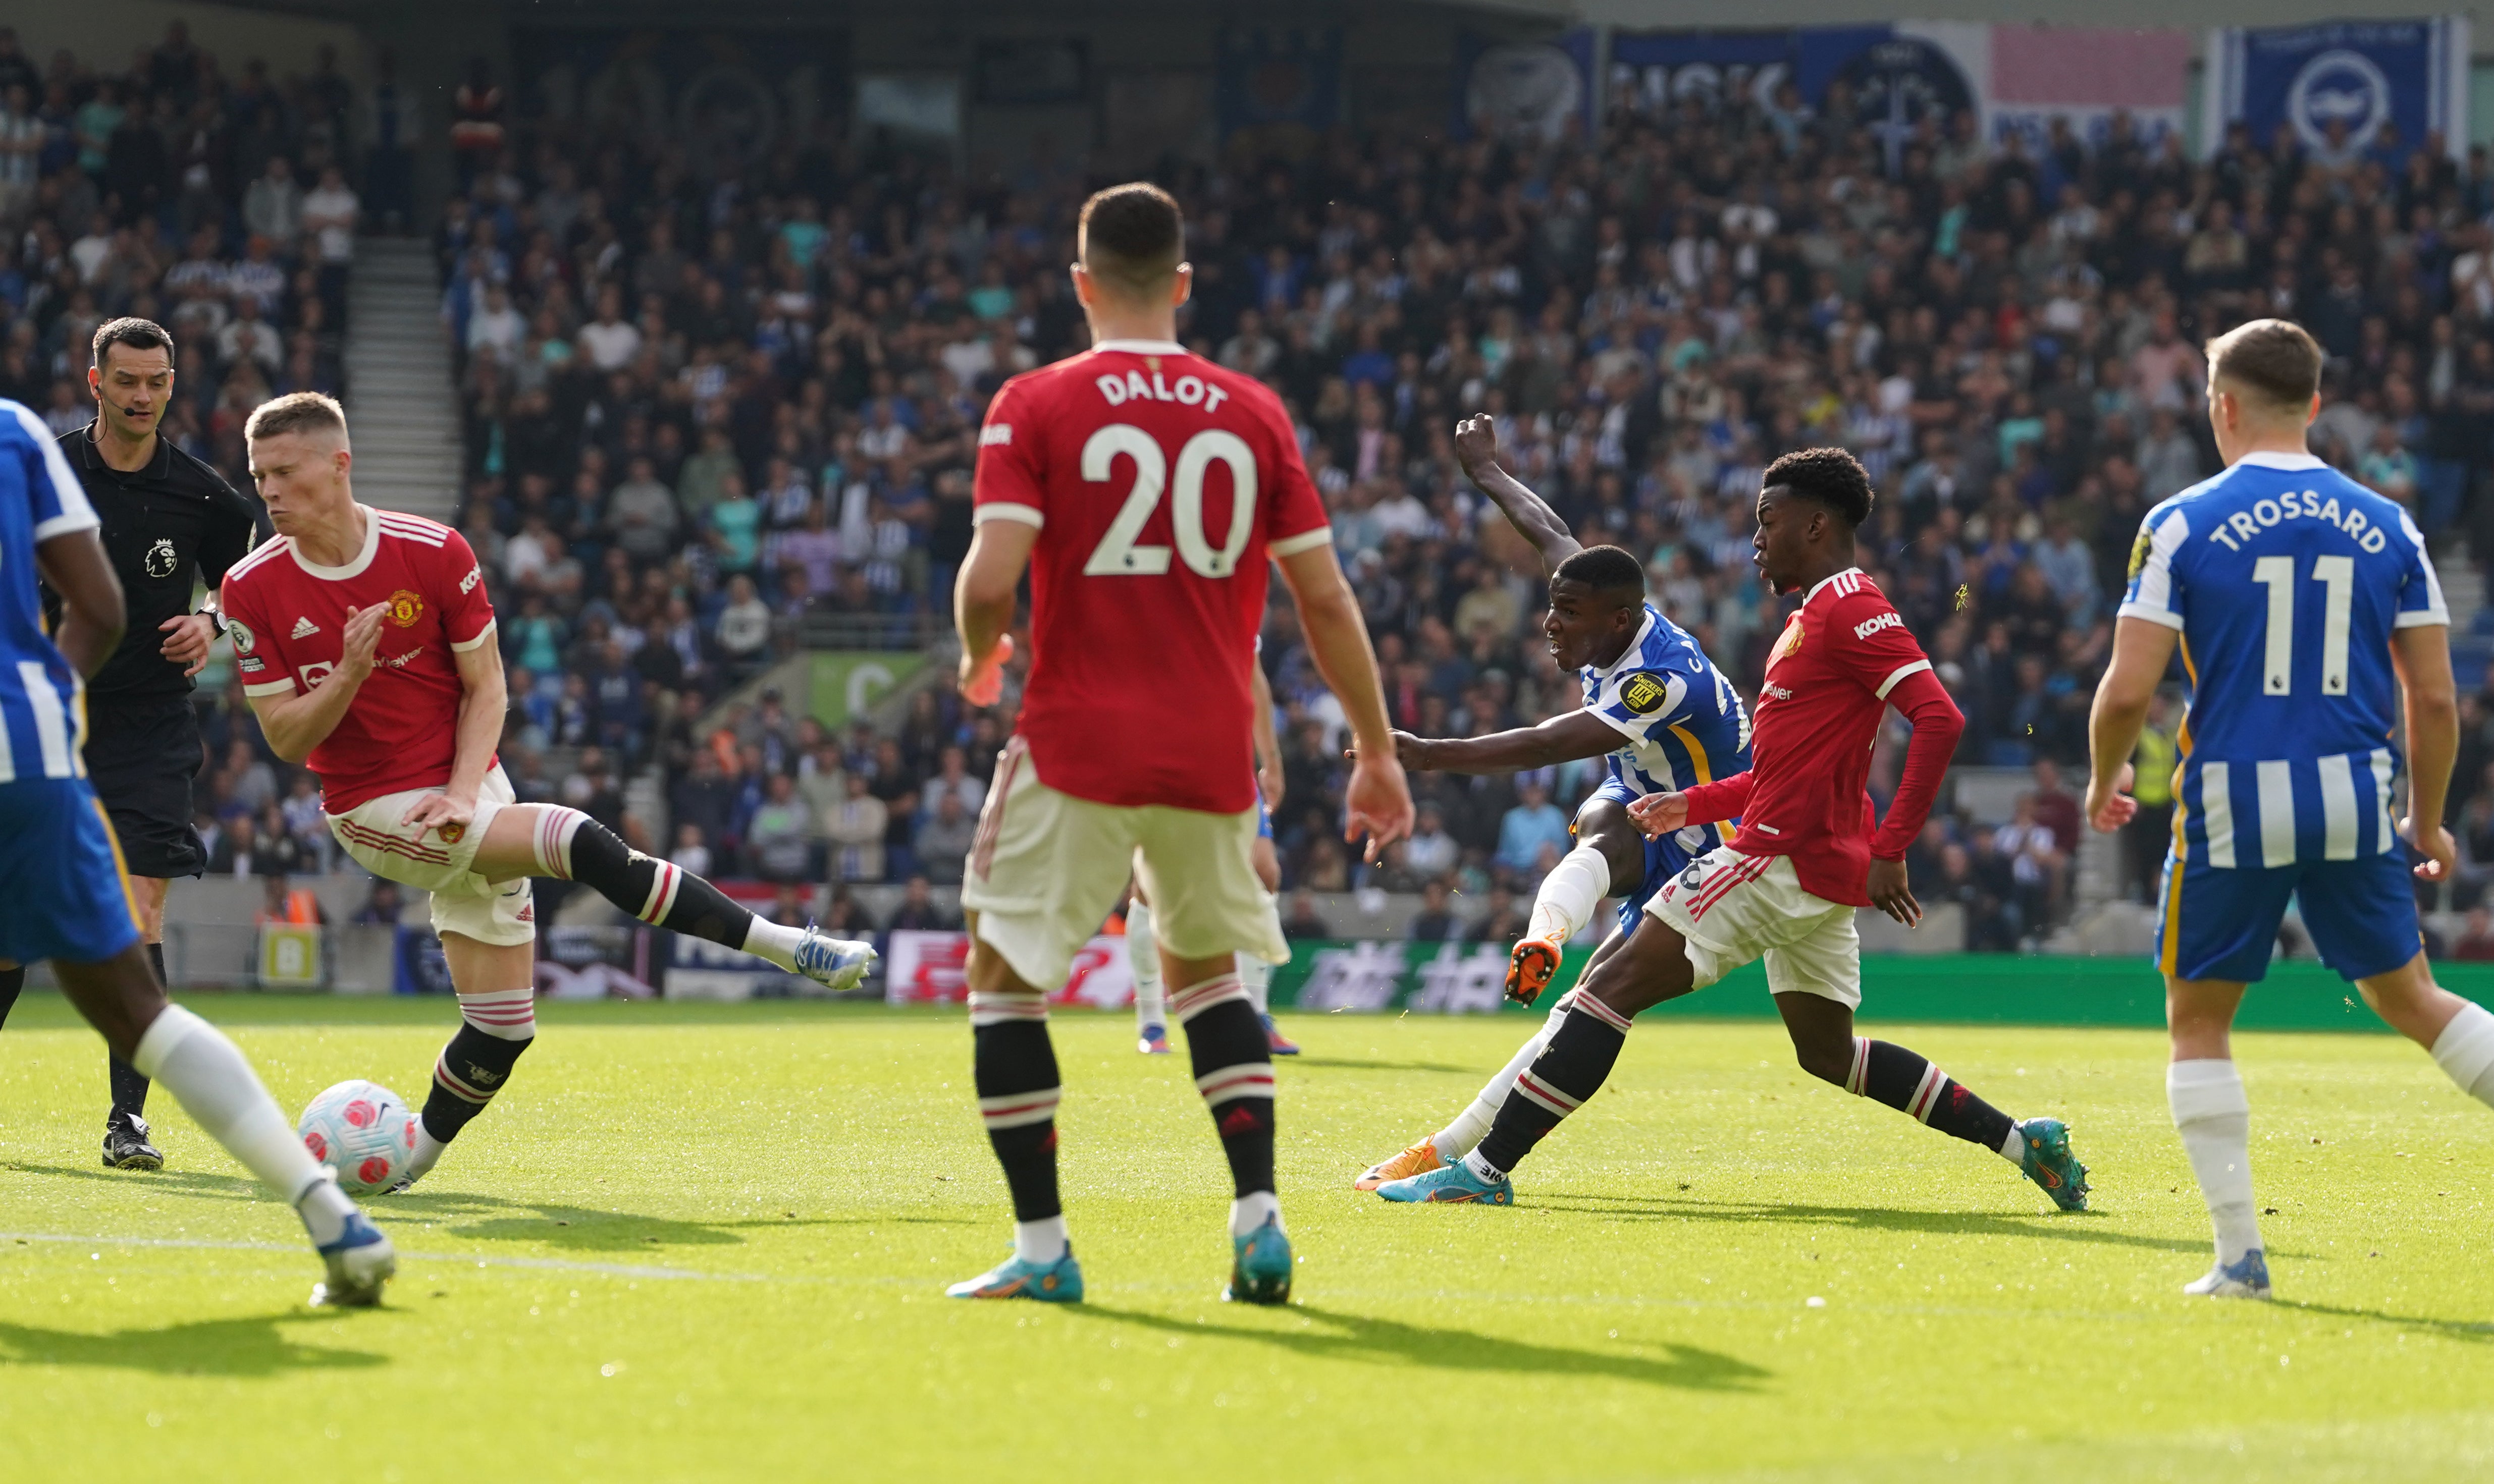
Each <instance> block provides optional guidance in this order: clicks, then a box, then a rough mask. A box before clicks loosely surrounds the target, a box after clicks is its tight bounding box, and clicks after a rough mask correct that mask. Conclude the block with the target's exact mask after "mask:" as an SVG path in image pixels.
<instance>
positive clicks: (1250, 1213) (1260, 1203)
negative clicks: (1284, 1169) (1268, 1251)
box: [1230, 1191, 1288, 1237]
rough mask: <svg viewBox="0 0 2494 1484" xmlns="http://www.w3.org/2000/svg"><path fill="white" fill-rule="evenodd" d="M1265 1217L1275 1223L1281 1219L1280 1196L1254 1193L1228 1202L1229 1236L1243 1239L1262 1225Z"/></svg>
mask: <svg viewBox="0 0 2494 1484" xmlns="http://www.w3.org/2000/svg"><path fill="white" fill-rule="evenodd" d="M1266 1217H1270V1218H1272V1219H1273V1220H1274V1221H1276V1222H1278V1221H1280V1220H1281V1219H1282V1197H1281V1196H1276V1195H1274V1194H1273V1193H1272V1192H1271V1191H1254V1192H1251V1193H1249V1194H1247V1195H1244V1196H1239V1197H1238V1198H1237V1199H1236V1200H1233V1201H1232V1202H1230V1234H1231V1235H1232V1236H1234V1237H1243V1236H1245V1235H1247V1234H1248V1233H1249V1232H1251V1231H1253V1230H1255V1229H1256V1228H1257V1227H1262V1225H1264V1219H1265V1218H1266ZM1284 1229H1285V1230H1287V1229H1288V1228H1287V1227H1285V1228H1284Z"/></svg>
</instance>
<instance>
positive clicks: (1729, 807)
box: [1683, 772, 1758, 825]
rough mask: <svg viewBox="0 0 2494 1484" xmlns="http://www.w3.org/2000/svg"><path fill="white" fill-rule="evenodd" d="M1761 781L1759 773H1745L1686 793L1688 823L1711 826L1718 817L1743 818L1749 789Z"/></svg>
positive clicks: (1717, 780) (1747, 804)
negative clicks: (1742, 814) (1741, 816)
mask: <svg viewBox="0 0 2494 1484" xmlns="http://www.w3.org/2000/svg"><path fill="white" fill-rule="evenodd" d="M1757 781H1758V779H1757V774H1755V773H1753V772H1736V773H1734V774H1732V776H1730V777H1728V778H1718V779H1716V780H1715V781H1714V782H1712V783H1700V784H1698V785H1697V786H1696V787H1695V788H1692V789H1689V790H1688V792H1687V793H1686V794H1685V795H1683V797H1684V798H1686V799H1687V800H1688V822H1689V823H1690V824H1692V825H1711V824H1713V823H1715V822H1716V821H1717V820H1718V819H1737V818H1739V817H1740V815H1741V811H1742V810H1744V809H1746V808H1748V807H1749V790H1750V789H1751V788H1753V787H1755V786H1756V784H1757Z"/></svg>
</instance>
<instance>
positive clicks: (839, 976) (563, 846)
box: [473, 803, 874, 989]
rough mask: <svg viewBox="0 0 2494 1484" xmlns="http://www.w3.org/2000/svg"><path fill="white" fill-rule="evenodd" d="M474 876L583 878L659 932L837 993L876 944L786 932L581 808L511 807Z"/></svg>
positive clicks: (851, 982) (501, 815)
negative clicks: (736, 954)
mask: <svg viewBox="0 0 2494 1484" xmlns="http://www.w3.org/2000/svg"><path fill="white" fill-rule="evenodd" d="M473 868H474V870H475V871H476V872H477V874H479V875H481V876H483V877H485V878H486V879H487V880H489V881H504V880H508V879H510V878H512V877H515V876H553V877H557V878H559V879H561V880H563V881H577V882H579V883H580V884H581V885H583V886H586V887H589V888H591V889H592V890H593V891H595V892H596V893H598V894H599V895H601V896H603V897H605V898H606V899H607V900H608V901H610V902H613V903H614V904H615V905H616V906H618V907H620V908H622V909H623V910H624V912H626V913H629V914H630V915H631V916H633V917H635V918H638V919H639V920H641V921H642V922H644V923H647V924H650V925H651V926H653V927H663V928H666V929H667V930H668V931H670V932H681V933H689V934H691V935H692V936H694V937H696V938H701V939H704V940H706V941H708V942H712V943H716V944H719V945H721V946H723V947H726V948H732V949H738V950H741V951H743V952H745V953H747V954H753V955H754V956H755V957H757V958H764V959H768V960H769V961H771V962H772V963H776V964H777V965H778V966H779V967H781V968H783V969H786V970H787V971H788V972H789V973H791V974H803V975H805V976H806V978H807V979H810V980H812V981H814V982H815V983H816V984H822V985H824V986H826V987H827V988H831V989H852V988H855V987H856V986H857V984H858V982H859V981H860V980H862V979H864V978H866V971H867V969H868V968H870V967H872V966H873V963H874V946H873V945H872V944H869V943H851V942H847V941H845V940H843V939H839V938H830V937H825V936H824V935H823V934H822V933H820V932H818V931H816V930H815V928H814V926H813V924H810V923H809V924H806V926H804V927H787V926H783V925H781V924H776V923H773V922H771V921H769V920H768V919H765V918H762V917H759V916H757V915H756V914H754V913H753V912H751V911H748V910H747V909H745V908H744V907H741V906H739V905H737V904H736V903H735V902H734V901H732V900H730V899H729V898H728V895H727V893H724V892H721V891H720V890H719V889H718V888H716V887H715V886H712V885H711V884H710V883H709V882H707V881H704V880H703V879H702V878H701V877H699V876H696V875H694V874H692V873H691V872H690V871H686V870H684V869H682V868H680V867H678V866H676V865H674V864H672V863H668V862H665V861H660V860H658V859H656V858H655V857H653V856H645V855H643V854H641V853H640V852H639V851H637V850H634V849H632V848H631V847H630V846H628V845H626V844H624V841H623V840H622V839H621V838H619V837H617V835H616V834H615V833H614V832H613V831H611V830H609V829H607V828H606V827H605V826H604V825H601V824H599V823H597V821H595V820H593V819H591V818H590V817H589V816H588V815H586V814H583V813H582V812H580V811H579V810H578V809H567V808H563V807H561V806H559V805H554V804H530V803H523V804H506V805H504V806H503V807H502V808H501V809H499V810H497V811H496V812H495V814H494V817H493V822H492V824H491V825H489V826H488V827H487V831H486V836H485V842H484V843H483V844H482V845H481V846H479V847H478V848H477V851H476V863H475V865H474V867H473Z"/></svg>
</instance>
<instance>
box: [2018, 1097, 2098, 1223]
mask: <svg viewBox="0 0 2494 1484" xmlns="http://www.w3.org/2000/svg"><path fill="white" fill-rule="evenodd" d="M2018 1137H2019V1140H2020V1141H2021V1142H2022V1143H2023V1144H2024V1145H2025V1146H2026V1153H2025V1157H2024V1158H2023V1159H2022V1160H2020V1161H2019V1166H2020V1167H2021V1168H2023V1169H2024V1170H2025V1171H2026V1178H2027V1179H2029V1180H2032V1181H2034V1182H2035V1183H2036V1184H2037V1185H2040V1186H2042V1187H2043V1188H2044V1194H2045V1195H2047V1196H2052V1197H2053V1204H2054V1205H2056V1206H2059V1207H2060V1208H2061V1209H2062V1210H2064V1211H2083V1210H2085V1209H2086V1208H2087V1167H2086V1166H2084V1165H2082V1164H2080V1163H2079V1157H2078V1156H2077V1155H2075V1154H2072V1153H2071V1152H2070V1130H2069V1127H2068V1125H2066V1124H2064V1123H2062V1122H2061V1120H2059V1119H2058V1118H2029V1119H2026V1120H2025V1121H2024V1122H2023V1123H2021V1124H2019V1125H2018Z"/></svg>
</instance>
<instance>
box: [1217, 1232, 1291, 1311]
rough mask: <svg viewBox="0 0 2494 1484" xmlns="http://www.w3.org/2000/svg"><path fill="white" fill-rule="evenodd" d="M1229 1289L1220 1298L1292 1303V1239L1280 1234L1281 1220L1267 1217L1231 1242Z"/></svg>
mask: <svg viewBox="0 0 2494 1484" xmlns="http://www.w3.org/2000/svg"><path fill="white" fill-rule="evenodd" d="M1230 1246H1231V1252H1232V1256H1231V1259H1230V1287H1226V1288H1224V1289H1222V1290H1221V1296H1222V1297H1223V1298H1224V1299H1226V1300H1228V1301H1229V1302H1231V1303H1234V1304H1287V1303H1289V1302H1290V1301H1291V1267H1292V1263H1293V1258H1292V1257H1291V1239H1290V1238H1289V1237H1287V1236H1285V1235H1283V1234H1282V1222H1281V1218H1279V1217H1274V1216H1267V1217H1265V1218H1264V1225H1262V1226H1261V1227H1257V1228H1256V1229H1255V1230H1253V1231H1251V1232H1249V1233H1247V1234H1246V1235H1245V1236H1242V1237H1232V1238H1231V1239H1230Z"/></svg>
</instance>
